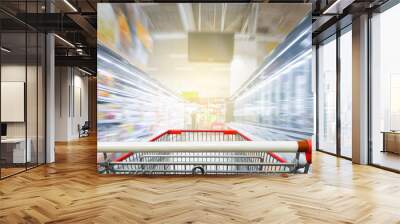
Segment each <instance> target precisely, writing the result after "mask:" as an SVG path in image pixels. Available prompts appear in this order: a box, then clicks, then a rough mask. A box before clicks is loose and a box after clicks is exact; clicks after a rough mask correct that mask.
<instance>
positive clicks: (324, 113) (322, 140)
mask: <svg viewBox="0 0 400 224" xmlns="http://www.w3.org/2000/svg"><path fill="white" fill-rule="evenodd" d="M332 39H333V40H331V41H328V42H327V43H325V44H323V45H320V46H319V48H318V105H317V106H318V119H319V122H318V148H319V149H320V150H323V151H326V152H330V153H336V40H335V37H332Z"/></svg>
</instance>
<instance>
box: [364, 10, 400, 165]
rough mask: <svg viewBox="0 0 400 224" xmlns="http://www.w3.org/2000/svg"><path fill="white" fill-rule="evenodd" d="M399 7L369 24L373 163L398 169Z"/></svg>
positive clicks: (386, 12) (380, 15) (399, 142)
mask: <svg viewBox="0 0 400 224" xmlns="http://www.w3.org/2000/svg"><path fill="white" fill-rule="evenodd" d="M398 21H400V4H398V5H396V6H394V7H392V8H390V9H388V10H386V11H384V12H383V13H380V14H376V15H374V16H373V18H372V19H371V25H372V37H371V39H372V49H371V51H372V55H371V56H372V73H371V102H370V103H371V121H372V124H371V135H372V136H371V137H372V139H371V140H372V155H371V157H372V163H373V164H376V165H380V166H384V167H388V168H391V169H396V170H400V147H399V146H400V103H399V102H400V101H399V96H400V63H399V59H398V58H399V57H398V54H399V52H400V43H399V41H398V40H399V39H400V32H399V30H398V29H396V28H394V27H398Z"/></svg>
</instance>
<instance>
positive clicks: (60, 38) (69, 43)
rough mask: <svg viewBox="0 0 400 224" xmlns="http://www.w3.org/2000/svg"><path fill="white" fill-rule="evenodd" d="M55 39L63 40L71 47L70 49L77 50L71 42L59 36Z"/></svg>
mask: <svg viewBox="0 0 400 224" xmlns="http://www.w3.org/2000/svg"><path fill="white" fill-rule="evenodd" d="M54 36H55V37H57V38H58V39H59V40H61V41H62V42H64V43H66V44H67V45H69V46H70V47H73V48H75V45H73V44H72V43H71V42H69V41H68V40H66V39H64V38H62V37H60V36H58V35H57V34H54Z"/></svg>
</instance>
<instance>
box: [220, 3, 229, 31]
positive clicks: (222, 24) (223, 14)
mask: <svg viewBox="0 0 400 224" xmlns="http://www.w3.org/2000/svg"><path fill="white" fill-rule="evenodd" d="M226 11H228V4H227V3H222V13H221V32H224V29H225V17H226Z"/></svg>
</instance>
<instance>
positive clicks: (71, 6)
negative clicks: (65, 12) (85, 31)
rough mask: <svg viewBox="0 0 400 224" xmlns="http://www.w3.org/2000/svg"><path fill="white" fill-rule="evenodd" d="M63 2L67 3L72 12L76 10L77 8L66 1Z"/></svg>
mask: <svg viewBox="0 0 400 224" xmlns="http://www.w3.org/2000/svg"><path fill="white" fill-rule="evenodd" d="M64 2H65V4H67V5H68V6H69V7H70V8H71V9H72V10H73V11H74V12H78V10H77V9H76V8H75V7H74V6H73V5H72V4H71V3H70V2H69V1H68V0H64Z"/></svg>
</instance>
